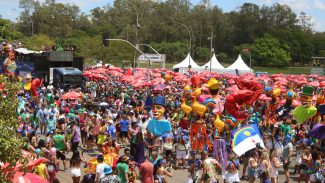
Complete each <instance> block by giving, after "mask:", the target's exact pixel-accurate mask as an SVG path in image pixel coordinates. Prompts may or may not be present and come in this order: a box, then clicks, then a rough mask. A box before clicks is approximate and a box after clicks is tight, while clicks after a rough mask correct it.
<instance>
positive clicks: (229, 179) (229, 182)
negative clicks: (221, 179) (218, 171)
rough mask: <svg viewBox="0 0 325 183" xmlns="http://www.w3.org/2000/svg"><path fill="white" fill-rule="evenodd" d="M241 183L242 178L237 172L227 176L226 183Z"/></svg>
mask: <svg viewBox="0 0 325 183" xmlns="http://www.w3.org/2000/svg"><path fill="white" fill-rule="evenodd" d="M233 182H240V178H239V175H238V173H237V172H235V173H227V174H226V183H233Z"/></svg>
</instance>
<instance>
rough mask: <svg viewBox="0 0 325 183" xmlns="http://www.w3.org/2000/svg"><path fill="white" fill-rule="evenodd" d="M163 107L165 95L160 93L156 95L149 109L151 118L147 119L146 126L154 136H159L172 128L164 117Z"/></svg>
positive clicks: (164, 105)
mask: <svg viewBox="0 0 325 183" xmlns="http://www.w3.org/2000/svg"><path fill="white" fill-rule="evenodd" d="M165 107H166V99H165V97H164V96H160V95H158V96H156V97H155V98H154V100H153V105H152V109H151V110H152V115H153V118H152V119H150V120H149V122H148V126H147V128H148V130H149V132H150V133H152V134H153V135H154V136H161V135H163V134H165V133H170V132H171V130H172V129H171V124H170V122H169V121H167V120H166V119H164V113H165Z"/></svg>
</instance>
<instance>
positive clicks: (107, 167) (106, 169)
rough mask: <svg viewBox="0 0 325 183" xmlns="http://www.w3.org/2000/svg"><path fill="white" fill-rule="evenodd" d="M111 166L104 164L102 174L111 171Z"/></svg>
mask: <svg viewBox="0 0 325 183" xmlns="http://www.w3.org/2000/svg"><path fill="white" fill-rule="evenodd" d="M112 171H113V170H112V167H111V166H109V165H106V166H105V167H104V174H105V175H108V174H110V173H112Z"/></svg>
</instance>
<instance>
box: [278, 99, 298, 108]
mask: <svg viewBox="0 0 325 183" xmlns="http://www.w3.org/2000/svg"><path fill="white" fill-rule="evenodd" d="M280 103H281V104H285V103H286V99H284V100H281V101H280ZM292 105H293V106H295V107H296V106H301V102H300V101H299V100H295V99H293V101H292Z"/></svg>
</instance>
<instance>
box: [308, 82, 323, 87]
mask: <svg viewBox="0 0 325 183" xmlns="http://www.w3.org/2000/svg"><path fill="white" fill-rule="evenodd" d="M308 85H309V86H313V87H319V85H320V83H319V82H318V81H312V82H309V83H308Z"/></svg>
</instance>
